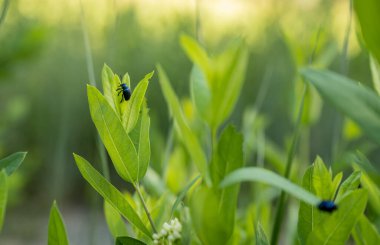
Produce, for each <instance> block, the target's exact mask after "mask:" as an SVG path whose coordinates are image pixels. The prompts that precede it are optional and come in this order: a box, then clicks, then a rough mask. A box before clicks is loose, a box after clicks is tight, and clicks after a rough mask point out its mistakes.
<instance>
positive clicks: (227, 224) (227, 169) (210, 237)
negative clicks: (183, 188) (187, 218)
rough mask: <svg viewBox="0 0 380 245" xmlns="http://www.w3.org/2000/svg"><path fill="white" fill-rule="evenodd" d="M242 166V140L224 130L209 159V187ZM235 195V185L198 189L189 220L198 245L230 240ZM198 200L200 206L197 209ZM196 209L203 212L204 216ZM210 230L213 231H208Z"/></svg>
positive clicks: (233, 219)
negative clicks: (193, 225) (210, 180)
mask: <svg viewBox="0 0 380 245" xmlns="http://www.w3.org/2000/svg"><path fill="white" fill-rule="evenodd" d="M243 163H244V162H243V136H242V135H241V134H239V133H238V132H237V131H236V130H235V128H234V127H232V126H228V127H227V128H226V129H225V130H224V131H223V133H222V135H221V137H220V140H219V142H218V145H217V152H216V154H214V156H213V160H212V165H211V172H212V174H213V176H212V180H213V186H218V185H219V182H220V181H221V180H222V179H223V178H224V177H225V176H227V175H228V174H229V173H231V172H232V171H234V170H236V169H238V168H240V167H242V166H243ZM238 192H239V185H233V186H228V187H225V188H222V189H215V188H214V189H211V188H210V189H209V188H207V187H201V188H200V190H199V191H196V192H195V193H194V194H193V195H192V197H191V200H192V201H191V206H190V213H191V218H192V220H196V221H197V227H196V232H197V234H198V236H199V237H200V239H201V240H202V242H204V243H206V244H223V243H225V242H226V241H228V240H229V239H230V237H231V235H232V234H233V231H234V225H235V212H236V207H237V197H238ZM209 197H210V200H212V201H210V203H209V199H208V198H209ZM198 200H199V202H201V203H202V204H200V205H199V204H198ZM202 205H203V206H202ZM199 208H204V210H207V211H206V212H208V214H207V216H205V215H204V213H202V212H201V211H200V210H199ZM203 212H204V211H203ZM195 215H201V216H200V217H199V216H197V217H196V216H195ZM210 217H218V219H217V220H213V219H211V218H210ZM210 226H213V228H212V229H210ZM205 231H206V232H207V235H206V234H205Z"/></svg>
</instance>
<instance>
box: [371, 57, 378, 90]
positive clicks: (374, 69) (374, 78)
mask: <svg viewBox="0 0 380 245" xmlns="http://www.w3.org/2000/svg"><path fill="white" fill-rule="evenodd" d="M370 67H371V73H372V83H373V86H374V87H375V90H376V92H377V94H379V95H380V65H379V63H377V61H376V60H375V59H374V58H373V56H370Z"/></svg>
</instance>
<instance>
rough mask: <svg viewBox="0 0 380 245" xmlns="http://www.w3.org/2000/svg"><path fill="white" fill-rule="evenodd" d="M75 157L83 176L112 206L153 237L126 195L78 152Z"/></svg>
mask: <svg viewBox="0 0 380 245" xmlns="http://www.w3.org/2000/svg"><path fill="white" fill-rule="evenodd" d="M74 158H75V162H76V164H77V166H78V168H79V171H80V172H81V174H82V176H83V178H84V179H85V180H87V182H88V183H89V184H90V185H91V186H92V187H93V188H94V189H95V190H96V191H97V192H98V193H99V194H100V195H101V196H102V197H103V198H104V199H105V200H106V201H107V202H108V203H109V204H110V205H112V207H114V208H115V209H116V210H117V211H119V212H120V214H121V215H123V216H124V218H126V219H127V220H128V221H129V222H130V223H131V224H133V225H135V226H136V228H138V229H139V230H140V231H142V232H143V233H144V234H146V235H147V236H149V237H151V234H150V232H149V230H148V229H147V228H146V226H145V225H144V223H143V222H142V221H141V219H140V217H139V216H138V214H137V213H136V211H135V210H134V208H133V207H132V206H131V204H130V203H129V202H128V200H127V199H126V198H125V197H124V195H123V194H122V193H121V192H120V191H119V190H118V189H116V188H115V187H114V186H113V185H112V184H111V183H110V182H108V181H107V180H106V179H105V178H104V177H103V176H102V175H101V174H100V173H99V172H98V171H96V170H95V169H94V168H93V167H92V166H91V164H90V163H89V162H87V161H86V160H85V159H84V158H82V157H81V156H79V155H76V154H74Z"/></svg>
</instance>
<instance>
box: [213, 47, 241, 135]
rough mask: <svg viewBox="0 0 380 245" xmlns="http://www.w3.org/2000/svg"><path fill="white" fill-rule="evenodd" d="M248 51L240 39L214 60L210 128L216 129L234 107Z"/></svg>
mask: <svg viewBox="0 0 380 245" xmlns="http://www.w3.org/2000/svg"><path fill="white" fill-rule="evenodd" d="M247 64H248V51H247V49H246V48H245V46H244V45H243V42H242V41H241V40H239V41H236V42H234V43H232V44H231V45H230V46H229V47H228V48H227V49H226V50H225V51H224V52H223V53H222V54H221V55H219V56H218V57H217V58H216V60H215V68H214V69H215V75H214V77H213V79H214V81H212V86H211V91H212V92H211V93H212V97H213V98H212V109H211V111H210V113H212V118H211V119H212V121H211V128H212V129H214V130H215V129H217V128H218V126H219V125H220V124H222V123H223V122H224V120H226V119H227V118H228V116H229V115H230V114H231V112H232V109H233V108H234V107H235V105H236V103H237V100H238V97H239V94H240V91H241V88H242V86H243V83H244V80H245V72H246V68H247Z"/></svg>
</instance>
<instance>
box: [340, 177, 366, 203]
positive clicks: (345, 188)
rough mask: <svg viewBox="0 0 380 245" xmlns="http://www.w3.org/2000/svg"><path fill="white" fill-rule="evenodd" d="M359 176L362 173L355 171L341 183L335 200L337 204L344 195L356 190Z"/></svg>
mask: <svg viewBox="0 0 380 245" xmlns="http://www.w3.org/2000/svg"><path fill="white" fill-rule="evenodd" d="M361 176H362V173H361V172H360V171H355V172H353V173H352V174H351V175H350V176H349V177H348V178H347V179H346V180H345V181H344V182H343V183H342V185H341V187H340V188H339V191H338V195H337V196H336V199H335V200H336V202H339V201H340V199H342V197H343V196H344V195H346V194H348V193H350V192H351V191H354V190H356V189H358V187H359V184H360V178H361Z"/></svg>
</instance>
